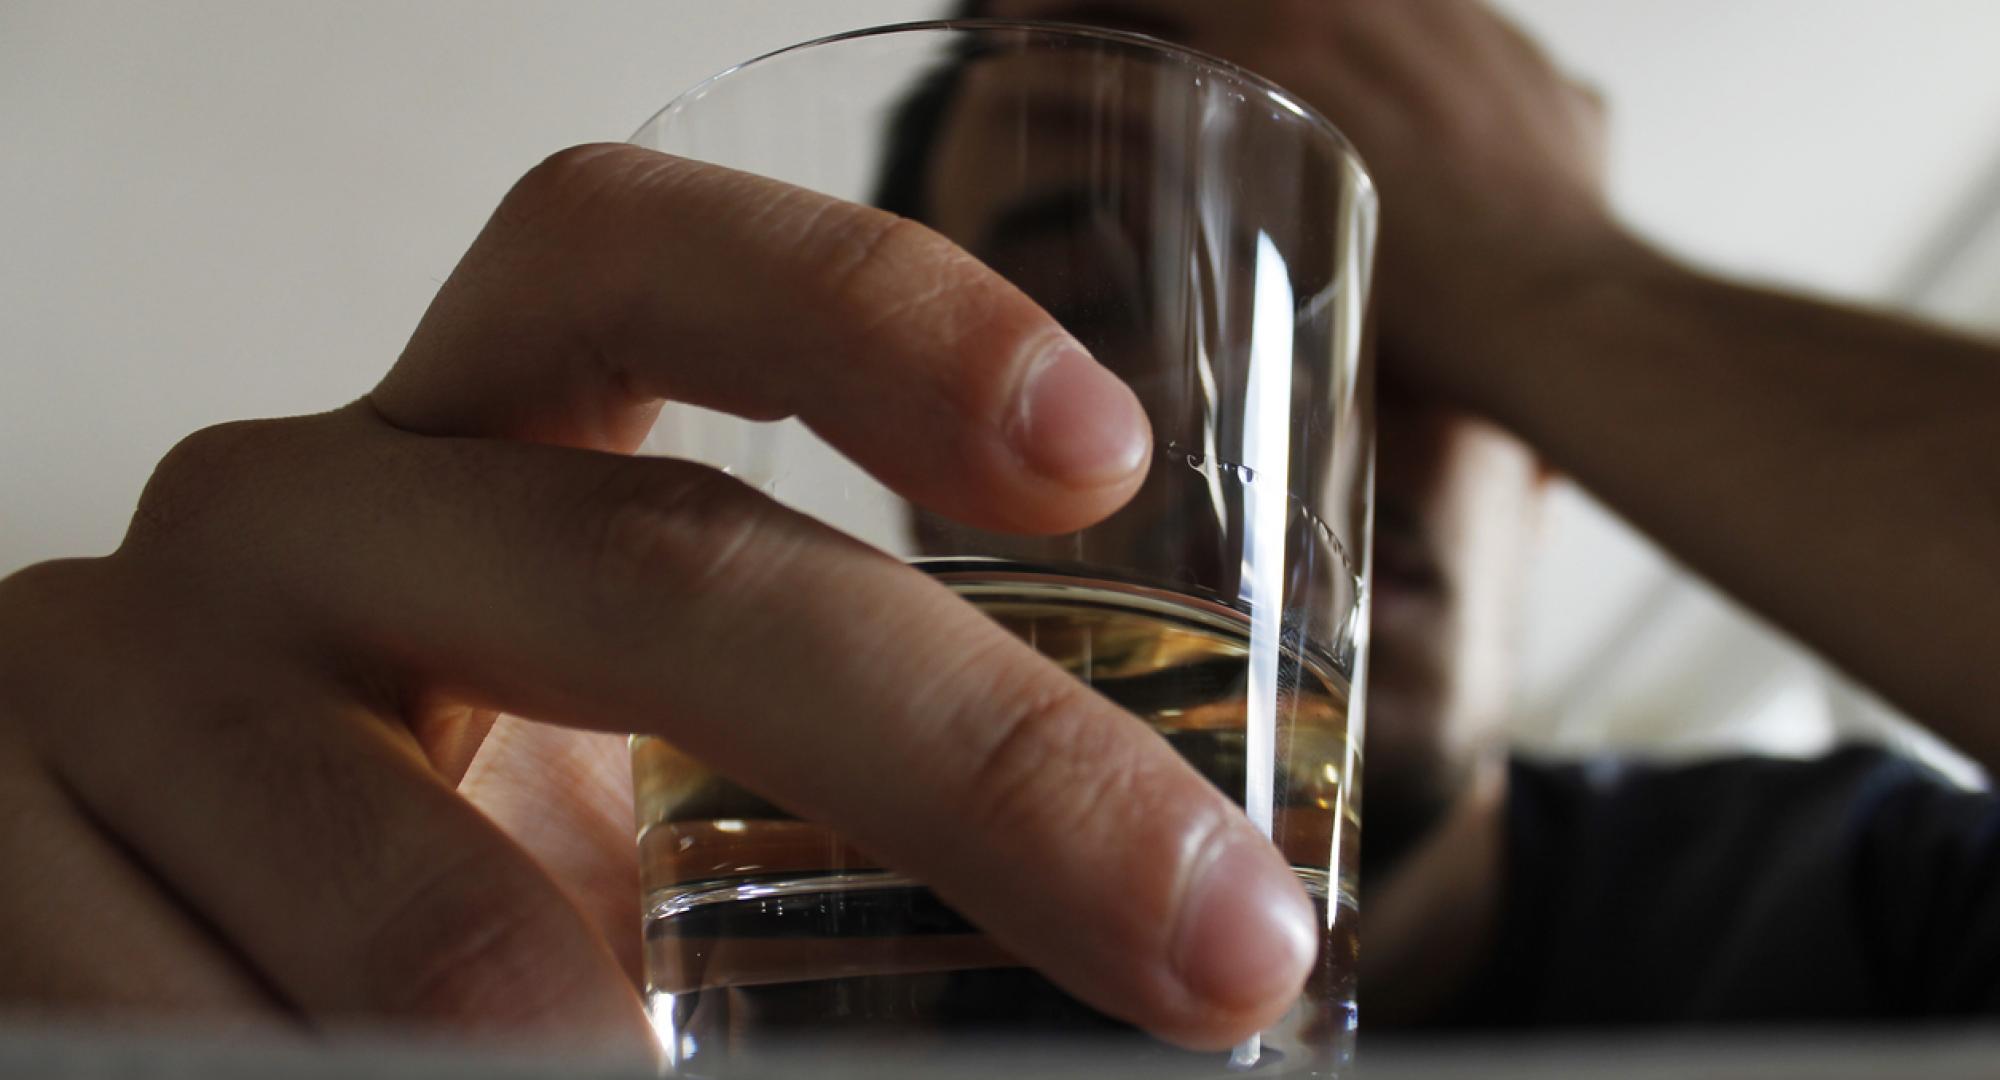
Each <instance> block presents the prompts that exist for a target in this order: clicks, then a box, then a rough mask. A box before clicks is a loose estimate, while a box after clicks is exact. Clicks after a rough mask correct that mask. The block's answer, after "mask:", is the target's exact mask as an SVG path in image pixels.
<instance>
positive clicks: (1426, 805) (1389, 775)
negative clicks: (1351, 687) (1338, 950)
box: [1361, 672, 1481, 889]
mask: <svg viewBox="0 0 2000 1080" xmlns="http://www.w3.org/2000/svg"><path fill="white" fill-rule="evenodd" d="M1397 674H1404V673H1402V672H1398V673H1397ZM1385 683H1386V685H1382V684H1378V685H1377V686H1375V687H1372V688H1371V690H1370V692H1369V698H1370V700H1369V703H1368V715H1369V723H1368V730H1367V734H1366V743H1365V747H1364V749H1363V753H1362V759H1361V760H1362V773H1361V793H1362V794H1361V802H1362V806H1361V811H1362V814H1361V826H1362V827H1361V880H1362V885H1363V888H1364V889H1365V888H1366V887H1367V882H1369V881H1371V880H1377V881H1379V880H1382V877H1381V876H1386V875H1388V874H1391V873H1393V872H1394V871H1395V870H1396V868H1397V867H1398V866H1400V865H1401V864H1402V862H1403V860H1404V859H1405V858H1406V857H1408V856H1409V854H1410V853H1411V852H1412V851H1414V850H1416V849H1417V848H1418V847H1419V846H1420V845H1421V844H1422V843H1423V842H1424V840H1425V839H1426V838H1428V837H1429V836H1430V835H1431V833H1432V832H1434V831H1435V830H1436V829H1437V827H1438V825H1439V824H1440V823H1441V822H1442V821H1443V820H1444V818H1445V815H1446V814H1448V813H1449V812H1450V811H1451V808H1452V806H1453V805H1454V804H1456V803H1457V802H1458V800H1459V798H1460V797H1461V796H1462V795H1463V794H1464V793H1465V791H1466V789H1467V788H1468V787H1469V786H1470V785H1471V784H1472V781H1473V778H1474V776H1475V775H1476V774H1477V771H1478V769H1477V766H1478V763H1479V761H1480V758H1481V754H1480V752H1479V751H1478V750H1477V749H1476V748H1461V749H1460V750H1458V751H1457V752H1453V751H1452V750H1448V749H1447V745H1448V740H1447V739H1446V738H1445V737H1444V732H1445V729H1446V727H1447V724H1448V718H1447V717H1446V715H1445V714H1446V712H1447V711H1448V706H1447V705H1446V700H1447V697H1448V695H1446V694H1445V693H1443V692H1442V687H1440V686H1439V685H1438V682H1437V681H1433V680H1428V679H1425V680H1410V681H1409V682H1405V681H1404V680H1402V679H1397V678H1391V679H1387V680H1385ZM1378 875H1381V876H1378Z"/></svg>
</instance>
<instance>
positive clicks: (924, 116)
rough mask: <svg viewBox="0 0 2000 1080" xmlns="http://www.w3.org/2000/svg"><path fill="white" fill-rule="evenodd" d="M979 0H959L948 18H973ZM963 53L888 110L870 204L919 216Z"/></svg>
mask: <svg viewBox="0 0 2000 1080" xmlns="http://www.w3.org/2000/svg"><path fill="white" fill-rule="evenodd" d="M985 7H986V5H985V3H984V0H959V2H958V3H957V4H955V5H953V7H952V9H951V11H950V13H949V14H948V15H947V16H946V17H947V18H952V19H971V18H977V17H978V16H980V15H981V14H983V13H984V11H985ZM965 61H966V57H964V56H954V57H951V58H950V59H947V60H946V61H945V62H944V63H943V64H941V65H939V66H938V68H937V69H936V70H935V71H931V72H929V73H927V74H925V75H924V77H923V78H921V79H919V80H918V81H917V84H916V85H915V86H913V87H911V88H910V92H909V94H908V95H907V96H905V97H904V98H903V100H902V101H901V102H899V103H898V104H897V105H896V108H895V111H893V112H891V113H890V114H889V138H888V141H887V143H886V144H885V145H884V148H883V153H882V171H881V172H880V173H879V174H878V175H877V176H876V178H875V197H874V199H873V200H872V201H873V202H874V204H875V205H876V206H879V207H881V208H882V209H884V210H887V211H890V212H891V213H896V214H901V215H903V216H904V217H909V218H915V219H917V220H919V221H922V220H925V219H926V217H927V216H928V215H929V212H930V207H929V206H927V205H926V204H925V201H924V187H925V181H926V180H928V179H929V177H930V166H931V157H932V156H933V155H934V154H936V153H937V141H938V133H939V132H940V131H942V130H943V129H944V122H945V117H946V116H947V115H948V114H949V113H950V112H951V106H952V102H953V101H954V100H955V99H956V98H957V97H958V84H959V81H960V79H961V78H962V77H963V76H964V73H965Z"/></svg>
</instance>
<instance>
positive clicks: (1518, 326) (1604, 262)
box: [1458, 222, 1700, 430]
mask: <svg viewBox="0 0 2000 1080" xmlns="http://www.w3.org/2000/svg"><path fill="white" fill-rule="evenodd" d="M1512 271H1513V272H1512V273H1511V274H1510V275H1509V281H1508V282H1507V284H1506V285H1504V286H1502V287H1500V288H1496V289H1495V290H1493V296H1494V299H1495V301H1496V303H1495V304H1494V305H1493V306H1492V307H1491V308H1490V309H1489V315H1488V317H1487V319H1486V320H1485V325H1483V326H1471V327H1466V329H1468V330H1471V331H1473V333H1474V334H1476V335H1477V337H1478V343H1477V344H1476V345H1475V344H1472V343H1468V344H1467V345H1466V346H1465V347H1464V356H1463V362H1462V363H1461V364H1460V365H1459V367H1460V372H1459V374H1460V384H1459V387H1458V389H1459V394H1458V396H1459V397H1460V399H1461V400H1462V402H1463V403H1464V404H1465V405H1466V406H1468V407H1470V408H1472V409H1474V410H1475V411H1478V412H1480V413H1483V414H1486V415H1488V416H1490V417H1492V418H1493V419H1495V420H1496V421H1499V422H1500V423H1502V424H1503V425H1506V426H1509V427H1514V428H1516V429H1517V430H1518V429H1519V428H1521V427H1522V426H1523V425H1524V424H1526V423H1528V422H1529V421H1530V417H1531V416H1532V415H1533V413H1534V412H1535V410H1536V409H1537V407H1538V406H1539V407H1546V402H1545V399H1546V397H1547V395H1548V393H1549V391H1550V390H1551V389H1554V388H1557V387H1560V386H1562V385H1565V384H1567V383H1569V382H1570V381H1572V380H1574V378H1575V377H1576V374H1577V368H1578V366H1579V365H1587V366H1589V367H1591V368H1599V369H1601V367H1602V365H1603V364H1605V363H1608V362H1614V361H1615V359H1616V357H1618V356H1619V355H1622V354H1624V353H1626V352H1628V351H1629V350H1627V349H1626V348H1625V342H1627V341H1629V339H1630V338H1631V336H1632V335H1633V334H1643V333H1646V332H1647V330H1646V328H1647V327H1658V326H1660V325H1661V324H1662V322H1663V320H1670V319H1671V318H1672V316H1671V314H1670V312H1671V310H1672V309H1673V308H1674V306H1675V305H1676V304H1677V303H1678V300H1677V299H1676V298H1677V297H1680V296H1684V295H1685V294H1686V292H1687V291H1688V289H1689V288H1690V287H1692V286H1693V285H1694V284H1695V283H1696V282H1697V281H1699V280H1700V279H1699V276H1698V275H1697V274H1695V272H1694V271H1692V270H1690V269H1688V268H1687V267H1685V266H1684V265H1682V264H1681V263H1679V262H1676V261H1675V260H1673V259H1672V258H1670V257H1668V256H1667V255H1666V254H1664V253H1663V252H1661V251H1660V250H1659V249H1657V248H1655V247H1653V246H1652V245H1651V244H1649V243H1647V242H1646V241H1644V240H1643V239H1641V238H1640V237H1638V236H1636V235H1635V234H1633V233H1631V232H1630V231H1628V230H1626V229H1625V228H1623V227H1622V226H1619V225H1617V224H1616V223H1611V222H1607V223H1606V224H1605V225H1604V226H1603V228H1601V229H1598V230H1595V231H1594V232H1593V233H1592V234H1591V235H1588V236H1586V237H1580V238H1573V239H1571V240H1570V241H1569V242H1567V243H1565V244H1561V245H1545V246H1543V247H1542V248H1541V250H1539V251H1537V252H1536V253H1534V254H1533V255H1531V256H1527V257H1523V258H1520V259H1518V260H1516V261H1515V263H1514V266H1513V267H1512Z"/></svg>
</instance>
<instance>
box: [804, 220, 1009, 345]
mask: <svg viewBox="0 0 2000 1080" xmlns="http://www.w3.org/2000/svg"><path fill="white" fill-rule="evenodd" d="M823 213H824V214H827V215H830V214H832V213H833V212H832V211H830V210H829V211H825V212H823ZM818 248H819V249H818V250H817V251H815V252H813V253H812V254H813V258H812V262H813V264H814V265H815V266H816V268H817V271H816V272H817V276H818V278H819V280H820V281H821V283H822V284H823V286H824V288H825V289H826V295H827V296H828V297H830V299H831V303H832V305H833V307H834V314H835V315H836V316H837V317H838V318H839V320H840V322H841V324H843V325H847V326H852V327H853V328H854V329H855V330H856V331H857V332H858V333H860V334H861V335H863V336H864V337H880V336H882V334H883V333H884V332H885V330H886V328H888V327H890V326H892V325H897V324H901V323H903V322H905V321H906V320H907V319H908V318H909V316H911V315H912V314H913V313H915V312H919V311H921V312H923V313H925V314H926V315H927V316H928V317H930V318H932V319H935V320H937V321H939V322H940V323H941V324H942V325H943V326H944V328H945V329H946V330H950V329H952V328H953V327H954V326H957V325H961V324H962V323H963V322H964V321H966V320H965V319H964V318H963V316H964V314H965V312H964V311H963V310H962V309H963V308H965V307H967V306H969V305H972V304H974V303H976V302H977V301H978V300H979V299H980V298H981V297H983V296H984V294H985V290H984V289H982V288H981V286H982V285H990V284H992V283H994V282H996V281H997V278H994V277H993V275H991V274H990V273H989V272H987V271H986V270H984V268H983V267H981V266H980V264H979V263H978V262H977V261H976V260H974V259H973V258H972V256H970V255H968V254H966V253H965V252H964V251H962V250H960V249H959V248H958V247H956V246H955V245H953V244H952V243H950V242H949V241H947V240H945V239H944V238H943V237H941V236H939V235H938V234H937V233H935V232H932V231H931V230H930V229H929V228H928V227H926V226H924V225H922V224H919V223H917V222H915V221H912V220H910V219H909V218H904V217H897V216H895V215H893V214H887V213H883V212H880V211H875V210H868V211H864V212H862V213H858V214H851V215H841V217H840V220H839V222H838V224H837V225H836V226H834V227H829V228H826V229H824V230H821V231H820V233H819V243H818Z"/></svg>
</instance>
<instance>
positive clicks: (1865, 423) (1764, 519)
mask: <svg viewBox="0 0 2000 1080" xmlns="http://www.w3.org/2000/svg"><path fill="white" fill-rule="evenodd" d="M1613 265H1614V266H1615V267H1616V269H1614V270H1613V271H1612V272H1610V273H1606V274H1604V275H1602V276H1599V277H1594V278H1592V279H1591V280H1590V281H1588V282H1586V283H1581V284H1577V285H1574V286H1572V287H1569V288H1565V289H1563V290H1562V291H1561V293H1560V294H1559V295H1560V297H1561V298H1560V299H1558V300H1555V301H1554V302H1553V303H1552V304H1551V306H1550V307H1548V308H1546V309H1543V310H1542V311H1537V312H1534V313H1533V315H1532V318H1533V321H1532V322H1526V321H1523V322H1521V323H1517V324H1515V325H1513V326H1511V327H1507V328H1506V329H1507V332H1506V333H1505V334H1503V335H1500V337H1499V340H1500V341H1501V342H1503V344H1500V345H1498V346H1492V345H1489V347H1488V351H1490V352H1492V353H1493V354H1494V355H1491V356H1489V357H1484V358H1482V359H1484V360H1486V361H1487V363H1485V364H1483V365H1482V369H1483V371H1485V372H1487V373H1488V374H1486V375H1485V376H1483V377H1480V378H1478V379H1476V380H1475V381H1474V389H1473V393H1474V395H1475V397H1476V398H1477V399H1478V400H1477V402H1476V403H1477V404H1479V405H1480V406H1481V407H1482V408H1484V409H1485V410H1486V411H1488V412H1490V413H1491V414H1492V415H1494V416H1495V417H1496V419H1498V420H1500V421H1501V422H1503V423H1505V424H1506V425H1508V426H1509V427H1511V428H1513V429H1514V430H1515V431H1517V432H1519V433H1520V434H1521V435H1523V436H1524V437H1525V438H1526V439H1527V440H1528V441H1529V442H1531V443H1532V444H1534V445H1535V446H1536V447H1538V448H1539V449H1540V450H1541V451H1542V453H1543V454H1544V455H1546V457H1547V458H1548V459H1549V460H1550V461H1551V463H1552V464H1554V465H1555V466H1556V467H1558V468H1560V469H1562V470H1564V471H1566V472H1568V473H1570V474H1571V475H1573V476H1574V477H1575V478H1576V479H1577V480H1579V481H1580V482H1581V483H1582V484H1584V485H1585V486H1586V487H1588V488H1589V489H1591V490H1592V491H1593V492H1595V493H1596V494H1597V495H1598V496H1599V497H1600V498H1602V499H1603V500H1604V501H1605V502H1606V503H1608V504H1609V505H1610V506H1612V507H1613V508H1614V509H1616V510H1617V511H1619V512H1620V513H1622V514H1624V515H1625V516H1626V517H1627V518H1629V519H1630V520H1631V521H1633V522H1634V523H1635V524H1636V525H1638V526H1639V527H1640V528H1642V529H1644V530H1645V531H1646V532H1648V533H1650V534H1651V535H1652V536H1653V537H1655V538H1656V539H1657V540H1659V541H1660V542H1661V543H1662V544H1663V545H1665V546H1666V548H1667V549H1668V550H1670V551H1671V552H1673V553H1674V554H1675V555H1676V556H1678V557H1679V558H1681V559H1682V560H1684V561H1685V562H1686V563H1687V564H1689V565H1690V566H1691V567H1693V568H1694V569H1695V570H1697V571H1699V572H1700V573H1702V574H1704V575H1706V576H1707V577H1709V578H1710V579H1712V580H1713V581H1715V582H1716V583H1717V584H1719V585H1721V586H1722V587H1723V588H1725V589H1727V590H1729V591H1731V592H1733V593H1735V594H1736V595H1737V596H1738V597H1740V598H1741V599H1743V600H1744V601H1745V602H1747V603H1748V604H1750V605H1751V606H1753V607H1755V608H1756V609H1758V610H1759V611H1761V612H1763V613H1764V614H1765V615H1766V616H1768V617H1770V618H1772V619H1773V620H1775V621H1776V622H1777V623H1778V624H1780V625H1781V626H1783V627H1785V628H1786V629H1788V630H1790V631H1791V632H1792V633H1794V634H1796V635H1797V636H1798V637H1800V638H1801V639H1803V640H1804V641H1805V642H1807V643H1808V644H1810V645H1812V646H1813V647H1815V648H1817V649H1818V650H1819V651H1820V652H1821V653H1823V654H1824V655H1825V656H1826V657H1828V658H1829V659H1831V660H1832V661H1834V662H1835V663H1837V664H1840V665H1841V666H1843V667H1845V668H1846V669H1847V670H1848V671H1849V672H1851V673H1852V674H1853V675H1855V676H1857V677H1858V678H1860V679H1861V680H1862V681H1864V682H1866V683H1868V684H1870V685H1872V686H1873V687H1874V688H1875V689H1877V690H1878V691H1880V692H1881V693H1883V694H1884V695H1885V696H1887V697H1888V698H1889V699H1891V700H1893V701H1895V702H1896V703H1898V704H1899V705H1900V706H1901V707H1903V708H1904V709H1905V710H1907V711H1908V712H1909V713H1911V714H1912V715H1913V716H1916V717H1918V718H1920V719H1922V720H1923V721H1925V722H1926V723H1928V724H1930V725H1931V726H1932V727H1933V728H1935V730H1937V732H1938V733H1939V734H1941V735H1942V736H1944V737H1945V738H1947V739H1949V740H1951V741H1953V742H1955V743H1957V744H1958V745H1959V746H1960V747H1961V748H1963V749H1964V750H1966V751H1967V752H1968V753H1970V754H1972V755H1973V756H1974V757H1975V758H1977V759H1978V760H1979V761H1980V762H1981V763H1982V764H1984V765H1986V766H1987V768H1988V769H1989V770H1994V771H2000V663H1995V662H1994V652H1995V649H1996V645H2000V349H1995V348H1994V347H1992V346H1990V345H1985V344H1981V343H1978V342H1975V341H1971V340H1968V339H1964V338H1960V337H1955V336H1951V335H1948V334H1945V333H1941V332H1939V331H1936V330H1932V329H1926V328H1923V327H1919V326H1916V325H1913V324H1910V323H1907V322H1903V321H1900V320H1897V319H1892V318H1887V317H1883V316H1879V315H1871V314H1866V313H1862V312H1858V311H1853V310H1846V309H1842V308H1838V307H1833V306H1829V305H1824V304H1817V303H1812V302H1809V301H1804V300H1799V299H1796V298H1791V297H1786V296H1781V295H1778V294H1774V293H1769V292H1763V291H1759V290H1755V289H1749V288H1744V287H1740V286H1735V285H1730V284H1726V283H1723V282H1720V281H1715V280H1712V279H1707V278H1704V277H1701V276H1699V275H1697V274H1694V273H1691V272H1688V271H1686V270H1683V269H1681V268H1679V267H1676V266H1674V265H1672V264H1670V263H1668V262H1666V261H1665V260H1662V259H1659V258H1657V257H1654V256H1652V255H1650V254H1647V253H1644V252H1642V251H1638V250H1636V249H1635V250H1630V251H1628V252H1626V253H1625V254H1623V255H1621V256H1619V257H1618V258H1617V259H1615V260H1613ZM1523 314H1524V315H1525V314H1527V313H1526V312H1524V313H1523Z"/></svg>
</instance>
